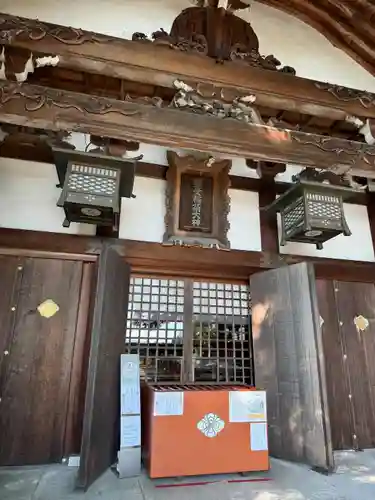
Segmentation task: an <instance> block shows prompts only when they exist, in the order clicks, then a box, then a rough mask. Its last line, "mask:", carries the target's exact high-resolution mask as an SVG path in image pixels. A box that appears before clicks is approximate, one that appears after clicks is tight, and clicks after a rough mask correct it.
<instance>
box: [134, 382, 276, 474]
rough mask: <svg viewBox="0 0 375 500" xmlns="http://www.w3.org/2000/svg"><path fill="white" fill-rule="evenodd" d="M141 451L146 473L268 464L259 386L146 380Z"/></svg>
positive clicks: (228, 470) (213, 471)
mask: <svg viewBox="0 0 375 500" xmlns="http://www.w3.org/2000/svg"><path fill="white" fill-rule="evenodd" d="M144 396H145V398H144V400H143V401H144V407H143V416H144V443H143V444H144V453H145V455H144V456H145V463H146V466H147V468H148V471H149V475H150V477H151V478H163V477H175V476H196V475H203V474H226V473H235V472H249V471H266V470H269V455H268V441H267V410H266V394H265V391H257V390H256V389H254V388H253V387H247V386H228V385H168V386H166V385H148V386H147V387H146V388H145V394H144Z"/></svg>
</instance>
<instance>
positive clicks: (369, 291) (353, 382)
mask: <svg viewBox="0 0 375 500" xmlns="http://www.w3.org/2000/svg"><path fill="white" fill-rule="evenodd" d="M335 287H336V290H337V292H336V303H337V309H338V321H339V328H340V334H341V338H342V342H343V346H344V353H345V355H346V361H345V363H346V366H347V370H348V374H349V387H348V388H349V391H350V392H349V394H348V398H349V401H350V404H351V406H352V408H353V413H354V417H353V418H354V422H353V427H354V429H353V430H354V436H353V438H354V445H355V446H358V447H360V448H372V447H374V446H375V392H374V386H375V369H374V359H375V358H374V356H375V286H374V285H373V284H370V283H347V282H336V283H335ZM359 316H363V317H364V318H365V321H367V322H368V325H367V326H365V328H364V329H363V330H362V329H361V328H357V327H356V325H355V318H356V317H359Z"/></svg>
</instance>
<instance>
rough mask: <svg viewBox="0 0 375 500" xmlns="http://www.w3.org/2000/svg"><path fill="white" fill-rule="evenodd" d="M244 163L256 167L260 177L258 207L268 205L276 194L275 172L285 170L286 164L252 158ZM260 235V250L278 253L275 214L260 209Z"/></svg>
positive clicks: (278, 172)
mask: <svg viewBox="0 0 375 500" xmlns="http://www.w3.org/2000/svg"><path fill="white" fill-rule="evenodd" d="M246 164H247V166H248V167H250V168H254V169H256V171H257V173H258V175H259V177H260V178H261V179H262V184H261V187H260V189H259V208H262V207H266V206H268V205H270V204H271V203H272V202H273V201H274V200H275V199H276V194H277V192H276V183H275V177H276V175H277V174H280V173H283V172H285V170H286V165H285V164H283V163H271V162H263V161H259V162H254V161H252V160H247V161H246ZM260 235H261V242H262V252H270V253H274V254H278V253H279V239H278V232H277V217H276V215H275V216H269V215H267V214H266V213H265V212H264V211H263V210H260Z"/></svg>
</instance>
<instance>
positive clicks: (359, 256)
mask: <svg viewBox="0 0 375 500" xmlns="http://www.w3.org/2000/svg"><path fill="white" fill-rule="evenodd" d="M344 211H345V217H346V221H347V223H348V226H349V228H350V230H351V232H352V235H351V236H343V235H340V236H337V237H336V238H333V239H332V240H330V241H327V243H325V244H324V246H323V249H322V250H317V249H316V247H315V246H314V245H308V244H307V243H288V244H287V245H285V246H283V247H282V246H280V253H283V254H294V255H309V256H312V257H326V258H329V259H344V260H359V261H365V262H373V261H374V248H373V244H372V239H371V232H370V225H369V220H368V215H367V208H366V207H364V206H361V205H352V204H348V203H345V204H344ZM278 229H279V235H280V219H279V227H278Z"/></svg>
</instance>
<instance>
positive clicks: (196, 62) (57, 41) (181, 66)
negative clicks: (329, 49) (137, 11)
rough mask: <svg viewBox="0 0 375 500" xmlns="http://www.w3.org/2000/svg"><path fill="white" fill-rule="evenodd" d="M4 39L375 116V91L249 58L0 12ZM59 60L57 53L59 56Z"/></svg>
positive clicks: (165, 79)
mask: <svg viewBox="0 0 375 500" xmlns="http://www.w3.org/2000/svg"><path fill="white" fill-rule="evenodd" d="M0 44H2V45H3V46H7V45H11V46H14V47H19V48H22V49H27V50H29V51H30V52H31V53H32V54H33V57H34V58H35V57H36V56H40V55H42V56H45V55H46V54H47V55H49V56H54V57H57V58H58V62H57V65H58V66H59V67H66V68H71V69H75V70H79V71H84V72H87V73H98V74H101V75H107V76H112V77H116V78H121V79H126V80H131V81H137V82H145V83H148V84H152V85H157V86H161V87H168V88H174V82H175V81H176V80H184V81H185V82H186V83H188V84H189V85H191V86H193V87H194V86H195V87H198V86H202V85H204V86H205V88H206V89H207V91H209V92H210V93H211V94H216V95H220V94H224V95H226V96H227V98H228V100H230V101H232V100H233V99H234V98H236V97H241V96H246V95H249V94H253V95H255V96H256V104H257V105H259V106H268V107H271V108H277V109H280V110H291V111H299V112H301V113H303V114H308V115H313V116H324V117H328V118H332V120H345V119H347V117H348V116H349V117H359V118H361V119H364V118H375V94H372V93H369V92H365V91H361V90H355V89H348V88H346V87H341V86H336V85H333V84H327V83H323V82H314V81H312V80H307V79H304V78H298V77H294V76H291V75H289V74H285V73H282V72H277V71H267V70H264V69H259V68H256V67H252V66H250V65H249V64H247V63H244V62H224V63H223V64H216V63H215V61H214V60H212V59H210V58H209V57H207V56H204V55H197V54H193V53H187V52H183V51H181V50H171V49H170V48H169V46H168V45H167V46H165V45H158V44H155V43H151V42H142V41H130V40H123V39H120V38H115V37H110V36H105V35H100V34H97V33H92V32H88V31H83V30H79V29H74V28H68V27H62V26H58V25H54V24H49V23H42V22H40V21H36V20H30V19H24V18H19V17H15V16H9V15H7V14H0ZM54 61H56V59H54Z"/></svg>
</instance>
